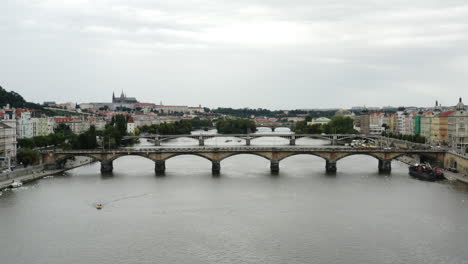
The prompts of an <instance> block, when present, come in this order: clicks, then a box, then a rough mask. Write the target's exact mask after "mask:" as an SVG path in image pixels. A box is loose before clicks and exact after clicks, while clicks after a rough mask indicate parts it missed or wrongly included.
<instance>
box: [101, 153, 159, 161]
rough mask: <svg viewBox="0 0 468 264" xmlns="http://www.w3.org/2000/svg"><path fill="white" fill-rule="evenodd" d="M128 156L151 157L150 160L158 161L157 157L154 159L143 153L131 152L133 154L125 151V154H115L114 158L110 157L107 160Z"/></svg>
mask: <svg viewBox="0 0 468 264" xmlns="http://www.w3.org/2000/svg"><path fill="white" fill-rule="evenodd" d="M127 156H136V157H142V158H145V159H149V160H152V161H156V160H155V159H152V158H151V157H150V156H147V155H145V154H143V153H141V154H140V153H131V154H127V153H123V154H117V155H114V156H113V157H112V158H110V159H108V160H107V161H114V160H116V159H119V158H121V157H127Z"/></svg>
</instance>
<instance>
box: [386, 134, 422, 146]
mask: <svg viewBox="0 0 468 264" xmlns="http://www.w3.org/2000/svg"><path fill="white" fill-rule="evenodd" d="M382 136H384V137H391V138H396V139H401V140H406V141H411V142H414V143H421V144H424V143H426V138H425V137H423V136H421V135H401V134H393V133H386V132H384V133H382Z"/></svg>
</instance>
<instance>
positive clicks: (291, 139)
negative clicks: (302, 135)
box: [289, 136, 296, 146]
mask: <svg viewBox="0 0 468 264" xmlns="http://www.w3.org/2000/svg"><path fill="white" fill-rule="evenodd" d="M289 145H291V146H295V145H296V137H295V136H291V138H290V139H289Z"/></svg>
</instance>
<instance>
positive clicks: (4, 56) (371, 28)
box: [0, 0, 468, 109]
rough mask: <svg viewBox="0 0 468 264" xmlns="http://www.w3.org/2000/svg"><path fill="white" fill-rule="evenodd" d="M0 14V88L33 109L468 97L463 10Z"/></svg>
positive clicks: (431, 4) (275, 2) (10, 6)
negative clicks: (119, 98) (115, 99)
mask: <svg viewBox="0 0 468 264" xmlns="http://www.w3.org/2000/svg"><path fill="white" fill-rule="evenodd" d="M0 9H1V10H2V11H3V12H2V17H0V33H1V34H2V35H3V36H7V37H6V38H4V40H3V41H1V42H0V73H1V75H0V77H1V78H0V85H1V86H2V87H3V88H5V89H7V90H9V91H11V90H13V91H16V92H18V93H20V94H21V95H22V96H23V97H24V98H25V99H27V100H28V101H32V102H37V103H42V102H44V101H57V102H78V103H82V102H109V101H110V100H111V96H112V92H113V91H114V92H115V93H116V95H119V94H120V92H121V91H122V90H124V91H125V93H126V94H127V95H128V96H131V97H136V98H137V99H138V100H139V101H141V102H152V103H159V102H160V101H162V102H163V103H164V104H171V105H199V104H201V105H203V106H207V107H210V108H213V107H233V108H241V107H250V108H268V109H304V108H350V107H352V106H368V107H374V106H377V107H378V106H387V105H392V106H395V107H398V106H422V107H428V106H432V105H434V102H435V101H436V100H438V101H439V102H440V103H441V104H442V105H444V106H452V105H455V104H456V103H457V102H458V98H459V97H467V95H468V93H467V91H468V89H467V88H466V87H467V86H468V85H467V84H468V34H466V32H468V3H466V2H465V1H461V0H444V1H442V0H424V1H423V0H415V1H411V2H407V1H401V0H389V1H383V0H382V1H374V0H358V1H352V2H351V1H338V0H332V1H325V0H307V1H306V0H293V1H287V2H284V1H279V0H270V1H266V0H250V1H246V0H240V1H235V2H232V1H223V0H220V1H210V0H200V1H196V2H186V1H180V0H171V1H158V2H154V1H149V0H134V1H129V0H105V1H99V2H95V1H87V0H69V1H59V0H38V1H34V2H28V1H8V0H7V1H2V2H0ZM465 101H466V100H465ZM465 103H466V102H465Z"/></svg>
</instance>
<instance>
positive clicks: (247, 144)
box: [245, 138, 250, 146]
mask: <svg viewBox="0 0 468 264" xmlns="http://www.w3.org/2000/svg"><path fill="white" fill-rule="evenodd" d="M245 145H246V146H250V138H246V139H245Z"/></svg>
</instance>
